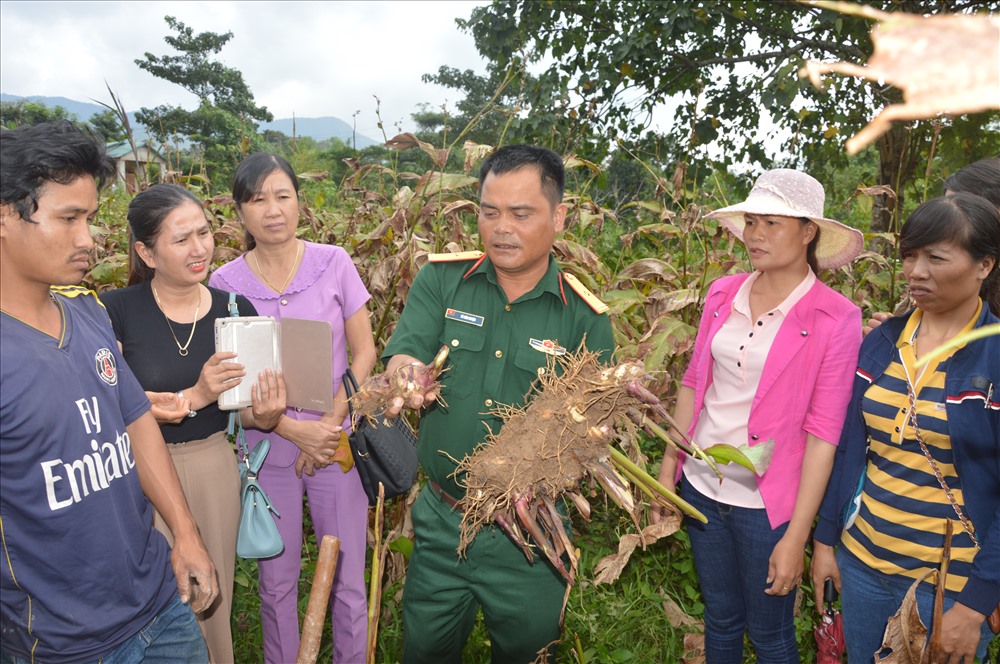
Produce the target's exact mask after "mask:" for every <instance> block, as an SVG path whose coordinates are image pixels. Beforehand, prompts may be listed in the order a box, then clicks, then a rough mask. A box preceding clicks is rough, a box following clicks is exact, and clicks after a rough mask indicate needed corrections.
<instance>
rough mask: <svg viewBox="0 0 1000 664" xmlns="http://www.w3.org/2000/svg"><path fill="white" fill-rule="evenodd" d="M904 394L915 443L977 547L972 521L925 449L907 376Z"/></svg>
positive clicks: (914, 397) (915, 400) (911, 387)
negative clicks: (908, 403)
mask: <svg viewBox="0 0 1000 664" xmlns="http://www.w3.org/2000/svg"><path fill="white" fill-rule="evenodd" d="M906 396H907V398H908V399H909V401H910V415H909V417H908V418H907V419H908V420H909V422H910V425H911V426H912V427H913V434H914V436H915V437H916V439H917V444H918V445H920V451H921V452H923V453H924V456H925V457H926V458H927V462H928V463H929V464H930V465H931V470H932V471H934V477H936V478H937V481H938V484H940V485H941V488H942V489H944V495H946V496H947V497H948V502H949V503H951V507H952V509H954V510H955V514H957V515H958V519H959V521H961V522H962V527H964V528H965V532H967V533H968V534H969V537H971V538H972V543H973V544H974V545H975V547H976V549H979V540H978V539H976V533H975V531H974V530H973V528H972V523H970V522H969V519H968V518H966V516H965V513H964V512H962V508H961V507H959V506H958V501H957V500H955V494H953V493H952V491H951V487H949V486H948V483H947V482H946V481H945V479H944V475H942V474H941V470H940V469H939V468H938V465H937V462H936V461H934V457H933V456H931V453H930V450H928V449H927V444H926V443H924V437H923V436H922V435H921V434H920V427H919V426H917V399H916V396H915V395H914V393H913V385H911V384H910V380H909V376H907V380H906Z"/></svg>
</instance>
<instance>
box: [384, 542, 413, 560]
mask: <svg viewBox="0 0 1000 664" xmlns="http://www.w3.org/2000/svg"><path fill="white" fill-rule="evenodd" d="M389 550H390V551H395V552H397V553H401V554H403V557H404V558H406V560H407V562H409V560H410V556H411V555H412V554H413V540H412V539H410V538H409V537H405V536H403V535H400V536H399V537H397V538H396V539H394V540H392V541H391V542H389Z"/></svg>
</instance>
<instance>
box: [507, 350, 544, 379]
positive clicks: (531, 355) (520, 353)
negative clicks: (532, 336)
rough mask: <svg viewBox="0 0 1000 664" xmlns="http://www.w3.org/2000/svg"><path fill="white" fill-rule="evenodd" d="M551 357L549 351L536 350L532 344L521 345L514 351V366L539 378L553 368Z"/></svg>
mask: <svg viewBox="0 0 1000 664" xmlns="http://www.w3.org/2000/svg"><path fill="white" fill-rule="evenodd" d="M551 357H552V356H551V355H549V354H548V353H543V352H541V351H538V350H535V349H534V348H532V347H531V346H521V347H520V348H518V349H517V351H516V352H515V353H514V358H513V359H514V366H515V367H517V368H518V369H520V370H522V371H525V372H527V373H529V374H531V375H532V377H535V378H537V377H539V376H542V375H544V374H546V373H548V372H549V371H550V370H551V368H550V366H549V358H551Z"/></svg>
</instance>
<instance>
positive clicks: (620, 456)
mask: <svg viewBox="0 0 1000 664" xmlns="http://www.w3.org/2000/svg"><path fill="white" fill-rule="evenodd" d="M608 450H609V451H610V452H611V460H612V461H613V462H614V463H615V465H616V466H618V467H619V468H621V469H622V470H623V471H624V470H628V471H630V472H631V473H632V474H633V475H635V476H636V477H638V478H639V479H640V480H641V482H642V484H644V485H646V486H647V487H649V488H650V489H652V490H653V491H655V492H656V493H658V494H660V495H661V496H663V497H664V498H666V499H667V500H669V501H670V502H671V503H673V504H674V505H676V506H677V507H678V508H679V509H680V511H682V512H684V513H685V514H687V515H688V516H690V517H691V518H694V519H697V520H698V521H701V522H702V523H708V519H706V518H705V515H704V514H702V513H701V512H699V511H698V510H696V509H695V508H694V507H692V506H691V505H690V504H689V503H688V502H687V501H686V500H684V499H683V498H681V497H680V496H678V495H677V494H676V493H674V492H673V491H671V490H670V489H668V488H667V487H665V486H663V485H662V484H660V482H659V480H657V479H656V478H655V477H653V476H652V475H650V474H649V473H647V472H646V471H645V470H643V469H642V468H640V467H639V466H637V465H636V464H634V463H633V462H632V460H631V459H629V458H628V457H627V456H625V454H624V453H623V452H621V451H620V450H618V449H617V448H614V447H611V446H608Z"/></svg>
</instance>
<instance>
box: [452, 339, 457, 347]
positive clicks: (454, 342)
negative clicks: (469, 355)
mask: <svg viewBox="0 0 1000 664" xmlns="http://www.w3.org/2000/svg"><path fill="white" fill-rule="evenodd" d="M451 345H452V346H454V347H456V348H457V347H458V339H452V340H451Z"/></svg>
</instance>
